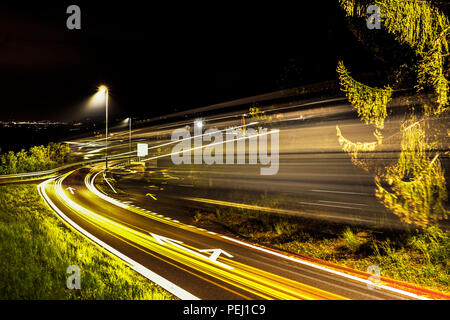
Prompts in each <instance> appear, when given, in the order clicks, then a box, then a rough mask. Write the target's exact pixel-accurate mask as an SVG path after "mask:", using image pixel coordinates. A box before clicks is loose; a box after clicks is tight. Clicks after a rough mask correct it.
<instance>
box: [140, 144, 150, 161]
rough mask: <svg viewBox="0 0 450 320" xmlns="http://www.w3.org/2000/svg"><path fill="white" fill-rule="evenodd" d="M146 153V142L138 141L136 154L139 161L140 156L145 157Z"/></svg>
mask: <svg viewBox="0 0 450 320" xmlns="http://www.w3.org/2000/svg"><path fill="white" fill-rule="evenodd" d="M147 155H148V144H147V143H138V144H137V156H138V157H139V161H141V157H145V156H147Z"/></svg>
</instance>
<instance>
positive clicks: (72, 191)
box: [66, 187, 75, 194]
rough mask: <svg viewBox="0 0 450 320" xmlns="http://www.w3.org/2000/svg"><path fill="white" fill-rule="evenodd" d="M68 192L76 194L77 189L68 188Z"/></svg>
mask: <svg viewBox="0 0 450 320" xmlns="http://www.w3.org/2000/svg"><path fill="white" fill-rule="evenodd" d="M66 190H69V191H70V193H71V194H75V192H74V191H75V189H74V188H72V187H67V188H66Z"/></svg>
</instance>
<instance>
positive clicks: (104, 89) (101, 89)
mask: <svg viewBox="0 0 450 320" xmlns="http://www.w3.org/2000/svg"><path fill="white" fill-rule="evenodd" d="M98 94H100V95H104V96H105V107H106V130H105V133H106V135H105V167H106V169H108V96H109V91H108V87H107V86H104V85H101V86H100V87H98Z"/></svg>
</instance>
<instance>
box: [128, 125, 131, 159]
mask: <svg viewBox="0 0 450 320" xmlns="http://www.w3.org/2000/svg"><path fill="white" fill-rule="evenodd" d="M129 125H130V131H129V135H128V141H129V146H130V155H131V117H130V119H129ZM130 163H131V158H130Z"/></svg>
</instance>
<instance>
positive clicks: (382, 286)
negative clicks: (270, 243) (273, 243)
mask: <svg viewBox="0 0 450 320" xmlns="http://www.w3.org/2000/svg"><path fill="white" fill-rule="evenodd" d="M220 237H221V238H223V239H227V240H229V241H232V242H235V243H239V244H241V245H244V246H246V247H249V248H253V249H256V250H259V251H262V252H265V253H268V254H271V255H274V256H277V257H281V258H283V259H287V260H291V261H294V262H296V263H300V264H303V265H306V266H309V267H313V268H316V269H319V270H322V271H326V272H329V273H333V274H336V275H338V276H341V277H344V278H348V279H352V280H354V281H358V282H361V283H364V284H369V285H372V286H373V282H372V281H370V280H366V279H363V278H359V277H356V276H352V275H350V274H347V273H343V272H340V271H336V270H333V269H330V268H326V267H323V266H320V265H317V264H314V263H311V262H308V261H304V260H300V259H296V258H293V257H290V256H287V255H284V254H281V253H278V252H276V251H272V250H268V249H265V248H261V247H257V246H254V245H252V244H250V243H246V242H243V241H240V240H236V239H233V238H230V237H227V236H220ZM377 288H381V289H384V290H386V291H391V292H395V293H397V294H401V295H404V296H407V297H411V298H414V299H419V300H431V299H429V298H427V297H423V296H419V295H416V294H414V293H411V292H408V291H404V290H401V289H397V288H393V287H389V286H387V285H377Z"/></svg>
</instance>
